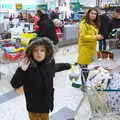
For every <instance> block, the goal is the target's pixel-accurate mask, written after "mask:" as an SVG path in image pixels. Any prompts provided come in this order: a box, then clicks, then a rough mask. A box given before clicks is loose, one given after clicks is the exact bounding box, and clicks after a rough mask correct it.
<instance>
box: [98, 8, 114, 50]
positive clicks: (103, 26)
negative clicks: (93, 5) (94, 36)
mask: <svg viewBox="0 0 120 120" xmlns="http://www.w3.org/2000/svg"><path fill="white" fill-rule="evenodd" d="M111 31H112V26H111V21H110V19H109V17H108V16H107V14H106V12H105V11H104V10H101V14H100V30H99V33H100V34H102V35H103V37H104V39H103V40H100V41H99V51H102V50H106V39H107V38H108V35H109V33H110V32H111Z"/></svg>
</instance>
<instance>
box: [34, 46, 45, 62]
mask: <svg viewBox="0 0 120 120" xmlns="http://www.w3.org/2000/svg"><path fill="white" fill-rule="evenodd" d="M32 54H33V59H34V60H36V61H38V62H41V61H43V60H44V59H45V56H46V48H45V46H44V45H39V46H37V47H36V48H34V50H33V53H32Z"/></svg>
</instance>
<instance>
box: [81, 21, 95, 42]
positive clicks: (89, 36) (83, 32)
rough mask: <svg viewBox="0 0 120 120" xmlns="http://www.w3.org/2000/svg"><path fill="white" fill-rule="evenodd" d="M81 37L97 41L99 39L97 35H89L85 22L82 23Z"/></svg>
mask: <svg viewBox="0 0 120 120" xmlns="http://www.w3.org/2000/svg"><path fill="white" fill-rule="evenodd" d="M80 39H83V40H85V41H86V42H87V41H89V42H90V41H95V40H97V38H96V35H88V29H87V26H86V24H85V23H83V22H82V23H81V24H80Z"/></svg>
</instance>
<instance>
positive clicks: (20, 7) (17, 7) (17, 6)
mask: <svg viewBox="0 0 120 120" xmlns="http://www.w3.org/2000/svg"><path fill="white" fill-rule="evenodd" d="M15 8H16V10H20V9H22V8H23V6H22V4H21V3H18V4H16V5H15Z"/></svg>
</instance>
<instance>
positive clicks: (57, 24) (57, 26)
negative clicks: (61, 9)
mask: <svg viewBox="0 0 120 120" xmlns="http://www.w3.org/2000/svg"><path fill="white" fill-rule="evenodd" d="M53 23H54V25H55V32H56V34H57V37H58V40H60V39H61V37H62V32H61V27H62V22H61V21H60V20H59V19H54V20H53Z"/></svg>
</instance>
